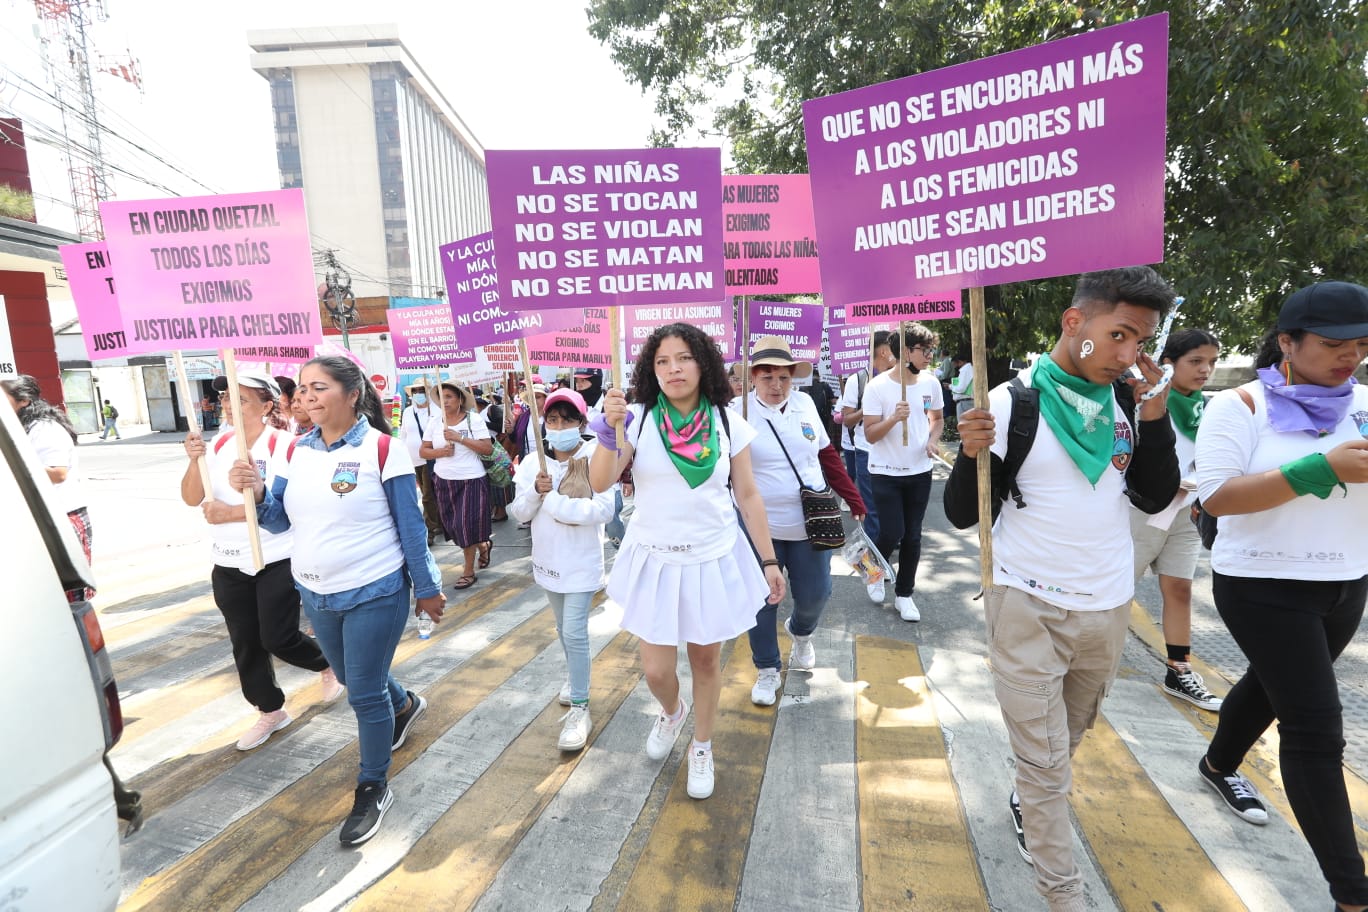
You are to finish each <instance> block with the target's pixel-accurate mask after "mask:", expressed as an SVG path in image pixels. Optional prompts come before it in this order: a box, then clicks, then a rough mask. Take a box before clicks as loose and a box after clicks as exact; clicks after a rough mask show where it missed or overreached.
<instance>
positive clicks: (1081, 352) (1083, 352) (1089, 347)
mask: <svg viewBox="0 0 1368 912" xmlns="http://www.w3.org/2000/svg"><path fill="white" fill-rule="evenodd" d="M1092 353H1093V340H1092V339H1084V340H1083V344H1082V345H1081V346H1079V349H1078V357H1080V358H1086V357H1088V355H1091V354H1092Z"/></svg>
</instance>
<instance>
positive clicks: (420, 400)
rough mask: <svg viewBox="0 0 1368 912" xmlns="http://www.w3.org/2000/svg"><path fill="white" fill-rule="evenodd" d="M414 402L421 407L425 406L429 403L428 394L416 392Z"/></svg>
mask: <svg viewBox="0 0 1368 912" xmlns="http://www.w3.org/2000/svg"><path fill="white" fill-rule="evenodd" d="M413 404H414V405H416V406H418V407H419V408H422V407H423V406H425V405H427V396H426V395H425V394H423V393H414V394H413Z"/></svg>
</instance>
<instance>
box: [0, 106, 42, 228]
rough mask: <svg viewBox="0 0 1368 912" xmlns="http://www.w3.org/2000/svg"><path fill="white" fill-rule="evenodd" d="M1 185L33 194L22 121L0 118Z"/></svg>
mask: <svg viewBox="0 0 1368 912" xmlns="http://www.w3.org/2000/svg"><path fill="white" fill-rule="evenodd" d="M0 184H5V185H6V186H9V187H13V188H14V189H15V190H23V191H24V192H25V193H32V192H33V185H32V184H31V183H30V181H29V164H28V152H27V151H26V150H25V147H24V125H23V122H22V121H19V120H15V119H14V118H8V117H0ZM29 221H30V222H32V221H36V219H32V218H31V219H29Z"/></svg>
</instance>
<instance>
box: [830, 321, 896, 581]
mask: <svg viewBox="0 0 1368 912" xmlns="http://www.w3.org/2000/svg"><path fill="white" fill-rule="evenodd" d="M870 343H871V348H872V355H871V356H870V359H869V369H868V370H861V371H857V372H856V373H854V374H852V375H850V376H849V377H847V378H846V383H845V388H844V389H843V390H842V391H841V401H840V402H838V403H837V405H839V406H840V407H841V423H842V424H843V425H845V428H846V430H847V431H848V432H849V434H850V436H849V437H847V438H846V441H845V442H846V444H847V445H850V444H853V445H854V447H853V448H854V450H855V468H854V471H853V472H851V477H852V478H854V479H855V485H856V487H857V488H858V489H859V491H860V497H861V499H863V500H864V503H865V511H866V512H865V519H864V531H865V535H867V536H869V540H870V541H872V542H877V541H878V540H879V512H878V505H877V504H876V503H875V502H874V489H873V488H872V487H871V481H870V478H869V441H868V440H866V439H865V429H864V396H863V392H862V390H863V389H867V388H868V386H869V381H870V380H872V379H873V378H874V377H875V376H876V375H877V374H878V373H879V372H880V371H886V370H888V369H889V368H890V367H892V366H893V363H894V362H893V354H892V352H890V351H889V349H888V333H887V332H885V331H884V330H877V331H876V332H875V333H874V335H873V336H872V338H871V339H870ZM884 596H885V593H884V585H883V583H882V582H879V583H875V584H873V585H871V586H870V587H869V598H870V600H872V601H874V602H875V603H882V602H883V600H884Z"/></svg>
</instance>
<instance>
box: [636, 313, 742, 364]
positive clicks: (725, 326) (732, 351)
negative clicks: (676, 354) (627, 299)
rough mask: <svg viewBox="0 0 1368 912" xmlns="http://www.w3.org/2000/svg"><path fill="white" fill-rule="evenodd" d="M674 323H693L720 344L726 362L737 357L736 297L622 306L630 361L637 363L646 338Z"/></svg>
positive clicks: (718, 345) (719, 347) (718, 346)
mask: <svg viewBox="0 0 1368 912" xmlns="http://www.w3.org/2000/svg"><path fill="white" fill-rule="evenodd" d="M670 323H691V324H693V325H694V326H697V327H698V328H699V329H701V330H703V331H704V332H705V333H707V334H708V335H709V336H711V337H712V340H713V341H714V342H716V343H717V348H718V350H719V351H721V352H722V360H723V361H734V360H736V357H737V355H736V314H735V313H734V311H733V309H732V300H731V298H728V299H727V300H725V301H719V302H717V303H715V304H666V305H661V306H657V305H651V304H647V305H635V304H629V305H628V306H626V307H624V308H623V309H622V331H623V334H624V335H626V337H627V363H628V364H629V365H631V364H635V363H636V359H637V356H638V355H640V354H641V347H642V345H644V344H645V342H646V339H647V338H648V337H649V336H650V335H651V333H653V332H655V331H656V330H657V329H659V328H660V327H662V326H665V325H667V324H670Z"/></svg>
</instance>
